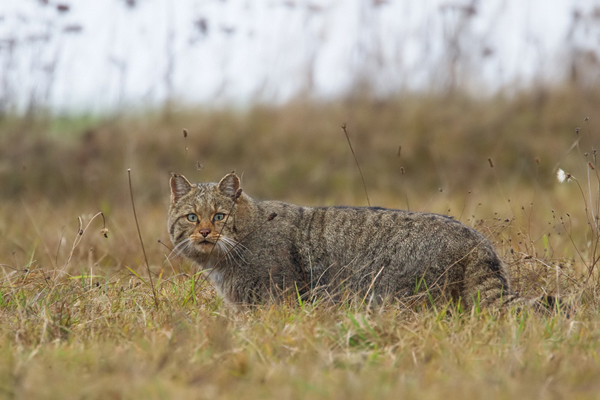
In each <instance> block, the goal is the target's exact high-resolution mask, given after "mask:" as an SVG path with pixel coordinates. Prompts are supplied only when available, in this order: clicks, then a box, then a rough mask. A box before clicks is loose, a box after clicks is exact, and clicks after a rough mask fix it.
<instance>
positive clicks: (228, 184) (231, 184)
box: [218, 172, 240, 199]
mask: <svg viewBox="0 0 600 400" xmlns="http://www.w3.org/2000/svg"><path fill="white" fill-rule="evenodd" d="M218 188H219V192H221V193H223V194H224V195H225V196H228V197H231V198H232V199H237V197H239V195H238V190H240V178H238V177H237V175H236V174H235V173H233V172H232V173H230V174H227V175H225V176H224V177H223V179H221V182H219V186H218Z"/></svg>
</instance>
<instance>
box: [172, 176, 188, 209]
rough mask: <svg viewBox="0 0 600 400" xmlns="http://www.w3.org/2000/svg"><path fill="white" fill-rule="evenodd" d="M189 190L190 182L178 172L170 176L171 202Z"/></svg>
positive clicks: (177, 199) (176, 200)
mask: <svg viewBox="0 0 600 400" xmlns="http://www.w3.org/2000/svg"><path fill="white" fill-rule="evenodd" d="M190 190H192V184H191V183H190V181H188V180H187V179H185V176H183V175H179V174H173V175H172V176H171V204H175V203H177V202H178V201H179V199H180V198H181V197H182V196H185V195H186V194H187V193H189V191H190Z"/></svg>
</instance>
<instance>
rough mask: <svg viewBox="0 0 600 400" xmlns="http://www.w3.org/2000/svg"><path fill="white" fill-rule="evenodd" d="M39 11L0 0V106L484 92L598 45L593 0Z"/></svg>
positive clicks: (232, 2) (225, 0) (257, 0)
mask: <svg viewBox="0 0 600 400" xmlns="http://www.w3.org/2000/svg"><path fill="white" fill-rule="evenodd" d="M44 3H45V2H44V1H43V0H0V68H1V69H0V73H1V75H0V101H1V103H0V106H2V107H4V108H7V107H12V108H17V109H19V110H21V111H23V110H24V109H26V108H27V106H28V105H30V104H34V105H37V106H48V107H50V108H51V109H53V110H55V111H59V112H61V111H75V112H77V111H92V112H101V111H106V110H109V111H110V110H115V109H120V108H123V107H136V108H140V107H146V106H152V105H160V104H162V103H163V102H164V101H165V100H166V99H173V100H177V101H183V102H193V103H204V104H226V103H234V104H237V105H243V104H247V103H249V102H252V101H256V100H260V101H267V102H280V101H285V100H287V99H289V98H290V97H292V96H294V95H297V94H302V93H310V94H311V95H314V96H319V97H331V96H336V95H341V94H344V93H346V92H348V91H349V90H351V89H352V88H353V87H354V85H355V83H356V82H357V81H359V80H361V79H362V80H367V81H369V83H370V84H371V85H373V87H375V88H376V89H377V90H378V92H379V93H382V94H386V93H393V92H398V91H402V90H406V89H411V90H431V89H434V90H445V89H449V88H451V87H460V88H467V89H469V90H472V91H481V92H484V93H487V92H492V91H495V90H497V89H498V88H503V87H515V86H518V85H527V84H530V83H531V82H534V81H535V82H552V81H557V80H560V79H564V77H565V74H566V73H567V71H569V68H570V63H571V59H572V58H573V57H574V55H576V54H582V53H586V52H588V53H589V54H597V51H598V50H599V45H600V41H599V40H600V29H599V26H600V24H599V22H600V5H599V6H595V3H597V2H595V1H591V0H485V1H479V2H477V1H475V2H474V1H441V0H423V1H413V0H387V1H384V0H369V1H366V0H362V1H361V0H321V1H317V0H313V1H294V0H285V1H283V0H279V1H276V0H246V1H241V0H240V1H237V0H177V1H175V0H137V1H134V0H103V1H97V0H72V1H69V0H64V1H62V0H61V1H60V2H55V1H52V0H49V1H48V2H47V3H46V4H44ZM594 7H598V9H597V10H598V11H596V12H594ZM590 60H591V61H590V62H592V63H593V61H594V60H593V59H590Z"/></svg>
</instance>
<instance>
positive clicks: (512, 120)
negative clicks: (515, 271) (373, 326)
mask: <svg viewBox="0 0 600 400" xmlns="http://www.w3.org/2000/svg"><path fill="white" fill-rule="evenodd" d="M599 52H600V4H598V3H597V2H595V1H584V0H580V1H573V0H555V1H552V2H551V3H549V2H547V1H542V0H488V1H485V2H484V1H476V0H470V1H452V0H451V1H437V0H435V1H434V0H431V1H420V2H414V1H407V0H368V1H367V0H343V1H342V0H329V1H325V0H322V1H317V0H313V1H293V0H281V1H277V0H268V1H267V0H265V1H235V0H201V1H200V0H178V1H176V2H175V1H168V0H109V1H103V2H97V1H93V0H78V1H67V0H65V1H52V0H23V1H12V2H11V1H9V2H6V1H5V2H3V3H2V4H1V5H0V235H1V236H2V237H3V238H5V239H6V240H4V241H3V243H2V244H0V263H3V264H6V265H10V266H13V267H16V266H24V265H32V264H33V260H36V263H37V264H36V265H37V266H38V267H41V268H58V267H59V266H61V265H64V263H65V262H67V263H69V262H70V265H69V268H83V267H85V268H88V267H90V268H92V267H95V266H98V267H106V268H114V267H122V266H123V265H128V266H131V267H136V266H137V265H139V264H140V263H141V252H140V250H139V242H138V241H137V236H136V233H135V222H134V220H133V217H132V212H131V202H130V192H129V186H128V181H127V179H128V176H127V170H128V169H131V176H132V183H133V192H134V197H135V199H136V203H137V204H136V206H137V207H138V208H139V211H138V214H139V216H140V221H139V222H140V226H141V228H142V232H143V235H144V237H145V239H146V240H147V242H148V243H149V245H148V247H150V249H149V252H150V256H151V257H150V258H151V260H152V261H151V263H152V264H153V265H154V268H156V269H160V268H164V267H165V266H169V268H170V267H173V265H171V261H169V260H166V256H165V254H168V253H169V250H168V249H167V248H166V247H165V246H164V245H162V244H161V243H158V242H157V239H161V240H162V241H163V242H164V243H166V244H167V246H168V238H167V235H166V212H167V208H168V202H169V187H168V179H169V174H170V173H171V172H179V173H183V174H185V175H186V176H187V177H188V178H189V179H190V180H191V181H216V180H218V179H220V177H222V176H223V175H224V174H225V173H227V172H229V171H231V170H235V171H236V172H237V173H238V174H240V175H242V176H243V187H244V189H245V191H246V192H247V193H249V194H250V195H253V196H254V197H257V198H263V199H266V198H269V199H279V200H284V201H288V202H296V203H300V204H306V205H331V204H351V205H366V204H367V199H366V197H365V189H366V190H367V192H368V194H369V198H370V203H371V204H372V205H381V206H386V207H392V208H405V209H406V208H407V209H411V210H416V211H431V212H439V213H445V214H450V215H453V216H454V217H455V218H457V219H460V220H461V221H463V222H465V223H467V224H469V225H472V226H478V229H480V230H482V231H484V232H485V233H486V234H488V235H489V236H490V237H492V238H494V240H496V241H497V243H498V244H499V245H500V246H503V247H502V248H503V249H504V252H505V253H506V254H509V253H510V254H513V253H514V251H515V250H516V251H517V253H523V254H537V253H540V254H542V255H545V256H547V257H553V256H554V257H573V258H575V257H576V256H577V255H578V254H579V256H580V258H581V257H582V256H581V254H582V253H585V252H586V251H587V250H586V249H591V248H592V247H593V252H592V253H591V254H593V256H592V263H593V264H591V265H595V263H596V261H593V260H594V259H595V254H596V247H595V246H596V244H597V222H596V224H595V225H594V224H593V223H592V224H591V225H590V218H591V220H592V221H594V220H595V221H597V219H595V216H596V215H598V214H599V213H598V212H594V213H593V215H591V214H590V212H591V211H590V210H595V209H596V207H597V203H599V202H598V195H597V192H598V190H597V188H598V185H597V183H598V182H596V181H595V179H596V177H597V172H596V169H595V167H594V166H595V165H596V164H595V163H596V151H595V143H596V142H597V136H598V135H597V134H598V124H597V123H596V122H595V119H596V114H597V110H598V109H599V106H600V89H599V88H598V84H599V83H600V59H599V54H600V53H599ZM343 124H345V125H346V127H347V128H346V129H347V134H348V138H349V140H350V141H351V143H352V145H353V148H354V150H355V153H356V160H357V161H358V163H359V164H360V166H361V169H362V173H363V175H364V181H365V185H364V186H366V188H365V187H364V186H363V183H362V180H361V177H360V173H359V171H358V169H357V167H356V163H355V159H354V158H353V156H352V153H351V152H350V149H349V146H348V142H347V140H346V137H345V135H344V132H343V130H342V129H341V126H342V125H343ZM184 129H185V130H186V132H187V133H186V134H184ZM558 168H562V169H564V170H565V171H567V172H568V173H570V174H572V176H573V177H575V178H577V179H578V181H577V182H574V181H573V180H571V181H570V182H565V183H563V184H559V182H558V181H557V180H556V173H557V170H558ZM577 185H580V186H579V188H577ZM98 211H102V212H103V213H104V215H105V216H106V218H107V226H108V228H109V230H110V235H109V239H104V238H102V237H101V235H99V234H98V235H97V234H96V233H94V234H93V235H87V236H86V237H85V238H83V242H82V243H83V244H82V245H80V246H79V245H78V246H77V248H76V249H75V252H74V257H73V260H74V261H66V260H67V259H68V256H69V252H70V250H71V246H72V244H73V235H77V232H78V230H79V222H78V220H77V217H78V216H82V221H83V222H82V223H83V224H84V225H85V223H87V222H89V220H90V219H91V216H92V215H94V214H95V213H96V212H98ZM599 211H600V209H599ZM567 214H568V215H569V222H568V223H567V224H568V226H567V225H565V222H562V221H561V218H563V217H564V218H566V215H567ZM94 223H96V222H94ZM590 226H594V227H595V228H594V229H590ZM100 228H101V226H98V229H100ZM94 229H95V228H94ZM568 232H571V234H570V235H569V234H567V233H568ZM573 232H575V233H573ZM577 232H579V233H577ZM560 235H562V238H558V239H554V237H560ZM88 236H89V237H88ZM76 237H77V236H76ZM525 237H526V239H524V238H525ZM590 246H592V247H590ZM73 247H76V246H74V245H73ZM590 251H591V250H590ZM178 262H179V261H178ZM173 268H175V267H173Z"/></svg>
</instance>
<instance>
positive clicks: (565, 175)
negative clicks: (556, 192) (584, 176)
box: [556, 168, 573, 183]
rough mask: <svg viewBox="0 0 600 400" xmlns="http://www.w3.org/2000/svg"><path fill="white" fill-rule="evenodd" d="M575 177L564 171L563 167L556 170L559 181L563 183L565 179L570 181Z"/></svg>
mask: <svg viewBox="0 0 600 400" xmlns="http://www.w3.org/2000/svg"><path fill="white" fill-rule="evenodd" d="M572 178H573V175H571V174H570V173H568V172H565V171H563V170H562V169H561V168H559V169H558V171H556V179H558V181H559V182H560V183H563V182H565V181H567V182H568V181H570V180H571V179H572Z"/></svg>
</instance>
